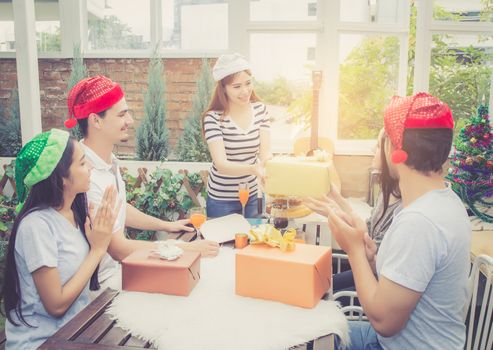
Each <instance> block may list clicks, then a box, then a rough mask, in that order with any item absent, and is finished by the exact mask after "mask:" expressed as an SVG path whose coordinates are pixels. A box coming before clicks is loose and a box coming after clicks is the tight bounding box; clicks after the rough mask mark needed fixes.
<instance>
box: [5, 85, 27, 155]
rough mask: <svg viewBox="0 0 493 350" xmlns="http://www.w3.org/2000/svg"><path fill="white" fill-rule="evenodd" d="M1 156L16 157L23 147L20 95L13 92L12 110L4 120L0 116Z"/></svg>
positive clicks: (11, 99)
mask: <svg viewBox="0 0 493 350" xmlns="http://www.w3.org/2000/svg"><path fill="white" fill-rule="evenodd" d="M0 118H1V119H0V156H2V157H15V156H16V155H17V153H18V152H19V151H20V149H21V147H22V136H21V116H20V106H19V93H18V91H17V90H16V89H15V90H12V95H11V96H10V108H9V110H8V113H7V115H4V116H3V118H2V116H1V115H0Z"/></svg>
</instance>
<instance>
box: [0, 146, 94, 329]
mask: <svg viewBox="0 0 493 350" xmlns="http://www.w3.org/2000/svg"><path fill="white" fill-rule="evenodd" d="M75 142H77V141H76V140H75V139H74V138H72V137H71V138H70V140H69V141H68V142H67V147H66V148H65V150H64V152H63V155H62V158H61V159H60V161H59V162H58V164H57V166H56V168H55V170H54V171H53V173H52V174H51V175H50V176H49V177H48V178H47V179H45V180H43V181H41V182H38V183H37V184H35V185H34V186H33V187H32V188H31V190H30V192H29V194H28V196H27V199H26V201H25V203H24V206H23V207H22V209H21V211H20V212H19V214H18V215H17V217H16V219H15V221H14V225H13V227H12V232H11V234H10V239H9V245H8V248H7V257H6V260H5V277H4V284H3V289H2V295H1V297H2V299H3V303H4V310H5V314H4V315H5V316H6V317H7V319H8V320H9V321H10V323H12V324H14V325H16V326H18V325H19V324H17V323H16V322H15V321H14V320H13V318H12V315H11V312H12V311H15V313H16V315H17V319H19V320H20V321H21V322H22V323H24V324H25V325H26V326H31V325H29V324H28V323H27V322H26V320H25V319H24V316H23V315H22V311H21V289H20V283H19V274H18V272H17V265H16V262H15V240H16V236H17V230H18V228H19V225H20V223H21V222H22V220H23V219H24V218H25V217H26V216H27V215H29V214H30V213H32V212H34V211H36V210H42V209H46V208H50V207H51V208H60V207H61V206H62V205H63V179H64V178H68V176H69V168H70V165H71V164H72V158H73V154H74V144H75ZM71 208H72V211H73V213H74V218H75V223H76V225H77V227H78V228H79V229H80V230H81V231H82V233H83V234H84V238H85V239H86V241H87V237H86V232H85V227H84V223H85V220H86V217H87V211H88V210H87V199H86V194H85V193H79V194H77V195H76V197H75V199H74V201H73V203H72V206H71ZM88 244H89V243H88ZM97 274H98V268H96V270H95V271H94V273H93V275H92V276H91V282H90V287H91V290H94V289H99V283H98V279H97Z"/></svg>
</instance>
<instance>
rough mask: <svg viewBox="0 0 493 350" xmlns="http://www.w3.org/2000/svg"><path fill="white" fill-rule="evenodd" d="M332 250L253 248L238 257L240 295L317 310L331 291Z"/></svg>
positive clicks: (321, 247) (243, 250) (237, 289)
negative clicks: (326, 294) (321, 301)
mask: <svg viewBox="0 0 493 350" xmlns="http://www.w3.org/2000/svg"><path fill="white" fill-rule="evenodd" d="M331 277H332V249H331V248H330V247H323V246H315V245H309V244H300V243H297V244H296V247H295V249H294V250H293V251H286V252H283V251H281V250H280V249H279V248H274V247H270V246H268V245H250V246H248V247H246V248H244V249H242V250H239V251H238V252H237V253H236V294H238V295H242V296H247V297H253V298H260V299H267V300H275V301H280V302H282V303H285V304H290V305H296V306H301V307H306V308H313V307H315V306H316V305H317V303H318V302H319V300H320V298H322V296H323V295H324V294H325V293H326V292H327V291H328V290H329V288H330V283H331Z"/></svg>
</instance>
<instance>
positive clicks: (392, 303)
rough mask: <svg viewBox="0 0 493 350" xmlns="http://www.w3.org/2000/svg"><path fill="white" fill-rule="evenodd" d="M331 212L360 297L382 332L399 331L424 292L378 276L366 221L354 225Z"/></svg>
mask: <svg viewBox="0 0 493 350" xmlns="http://www.w3.org/2000/svg"><path fill="white" fill-rule="evenodd" d="M328 214H329V226H330V229H331V232H332V233H333V234H334V237H335V238H336V240H337V242H338V243H339V245H340V246H341V248H342V249H343V250H344V251H345V252H346V253H347V254H348V257H349V263H350V265H351V270H352V271H353V276H354V282H355V285H356V292H357V294H358V299H359V301H360V303H361V306H362V307H363V310H364V311H365V314H366V316H367V317H368V319H369V320H370V323H371V325H372V326H373V328H374V329H375V331H376V332H377V333H379V334H380V335H382V336H385V337H389V336H392V335H395V334H397V333H398V332H399V331H400V330H401V329H402V328H404V326H405V325H406V323H407V321H408V320H409V317H410V315H411V313H412V312H413V310H414V309H415V308H416V304H417V303H418V301H419V298H420V297H421V293H419V292H416V291H414V290H411V289H408V288H406V287H403V286H401V285H399V284H397V283H395V282H392V281H390V280H389V279H387V278H385V277H384V276H380V279H379V280H377V279H376V277H375V275H374V273H373V269H372V266H371V264H370V262H369V261H368V260H369V259H368V256H367V252H366V250H365V235H366V230H365V228H364V225H357V227H353V226H351V225H350V224H348V223H347V222H346V221H345V220H343V219H342V218H340V217H339V216H337V215H336V214H335V212H334V211H333V210H332V209H331V208H329V209H328ZM353 222H354V221H353Z"/></svg>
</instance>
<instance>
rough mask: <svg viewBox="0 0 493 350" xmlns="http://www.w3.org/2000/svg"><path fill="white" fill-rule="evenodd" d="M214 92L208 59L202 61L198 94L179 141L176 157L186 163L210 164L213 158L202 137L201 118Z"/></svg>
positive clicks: (194, 98)
mask: <svg viewBox="0 0 493 350" xmlns="http://www.w3.org/2000/svg"><path fill="white" fill-rule="evenodd" d="M213 90H214V80H213V79H212V74H211V68H210V66H209V61H208V59H207V58H204V59H203V60H202V68H201V70H200V73H199V76H198V79H197V92H196V93H195V95H194V96H193V98H192V110H191V112H190V115H189V117H188V119H187V121H186V123H185V128H184V130H183V133H182V134H181V137H180V139H179V140H178V147H177V150H176V155H177V157H178V159H179V160H181V161H184V162H210V161H211V156H210V154H209V150H208V148H207V145H206V144H205V142H204V138H203V137H202V130H201V117H202V113H203V112H204V111H205V109H206V108H207V105H208V103H209V99H210V98H211V96H212V92H213Z"/></svg>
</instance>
